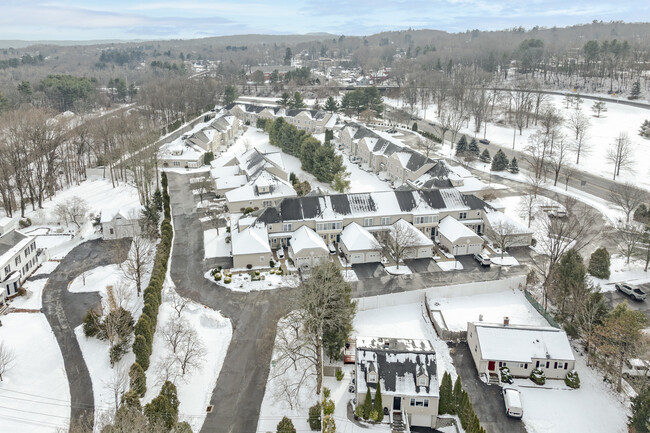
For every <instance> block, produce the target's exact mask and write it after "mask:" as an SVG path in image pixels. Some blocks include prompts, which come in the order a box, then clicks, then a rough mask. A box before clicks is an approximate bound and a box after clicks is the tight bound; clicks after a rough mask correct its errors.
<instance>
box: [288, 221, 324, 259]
mask: <svg viewBox="0 0 650 433" xmlns="http://www.w3.org/2000/svg"><path fill="white" fill-rule="evenodd" d="M289 243H290V244H291V249H292V250H293V252H294V253H295V254H297V253H298V252H300V251H302V250H304V249H314V248H316V249H320V250H323V251H324V252H325V253H327V254H329V249H328V248H327V245H325V241H324V240H323V238H321V237H320V236H318V234H317V233H316V232H315V231H313V230H312V229H310V228H309V227H307V226H302V227H300V228H299V229H298V230H296V231H295V232H293V236H291V240H290V241H289Z"/></svg>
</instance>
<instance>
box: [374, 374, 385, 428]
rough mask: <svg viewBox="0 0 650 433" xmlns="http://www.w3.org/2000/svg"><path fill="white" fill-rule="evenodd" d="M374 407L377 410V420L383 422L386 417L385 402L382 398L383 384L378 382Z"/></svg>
mask: <svg viewBox="0 0 650 433" xmlns="http://www.w3.org/2000/svg"><path fill="white" fill-rule="evenodd" d="M372 408H373V409H374V410H375V411H376V412H377V417H376V418H375V421H377V422H381V421H382V420H383V419H384V404H383V402H382V400H381V384H380V383H379V382H377V392H376V393H375V402H374V404H373V406H372Z"/></svg>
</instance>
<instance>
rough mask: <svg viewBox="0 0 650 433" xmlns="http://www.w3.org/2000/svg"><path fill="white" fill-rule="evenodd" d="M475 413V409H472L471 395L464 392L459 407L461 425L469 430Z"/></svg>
mask: <svg viewBox="0 0 650 433" xmlns="http://www.w3.org/2000/svg"><path fill="white" fill-rule="evenodd" d="M473 411H474V409H473V408H472V403H470V401H469V395H467V392H466V391H463V393H462V395H461V398H460V404H459V406H458V418H460V424H461V425H462V426H463V428H464V429H467V426H468V424H469V421H470V416H471V413H472V412H473Z"/></svg>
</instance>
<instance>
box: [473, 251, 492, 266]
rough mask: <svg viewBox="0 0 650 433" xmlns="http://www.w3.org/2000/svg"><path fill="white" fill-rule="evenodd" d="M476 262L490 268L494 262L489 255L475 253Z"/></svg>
mask: <svg viewBox="0 0 650 433" xmlns="http://www.w3.org/2000/svg"><path fill="white" fill-rule="evenodd" d="M474 260H476V261H477V262H479V264H480V265H481V266H487V267H488V268H489V267H490V265H491V264H492V260H490V257H489V256H488V255H487V254H483V253H474Z"/></svg>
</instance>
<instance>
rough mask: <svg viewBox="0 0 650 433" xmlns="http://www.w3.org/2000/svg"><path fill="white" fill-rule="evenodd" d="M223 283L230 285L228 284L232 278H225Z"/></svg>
mask: <svg viewBox="0 0 650 433" xmlns="http://www.w3.org/2000/svg"><path fill="white" fill-rule="evenodd" d="M223 282H224V283H225V284H230V283H231V282H232V278H230V277H226V278H224V279H223Z"/></svg>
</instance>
